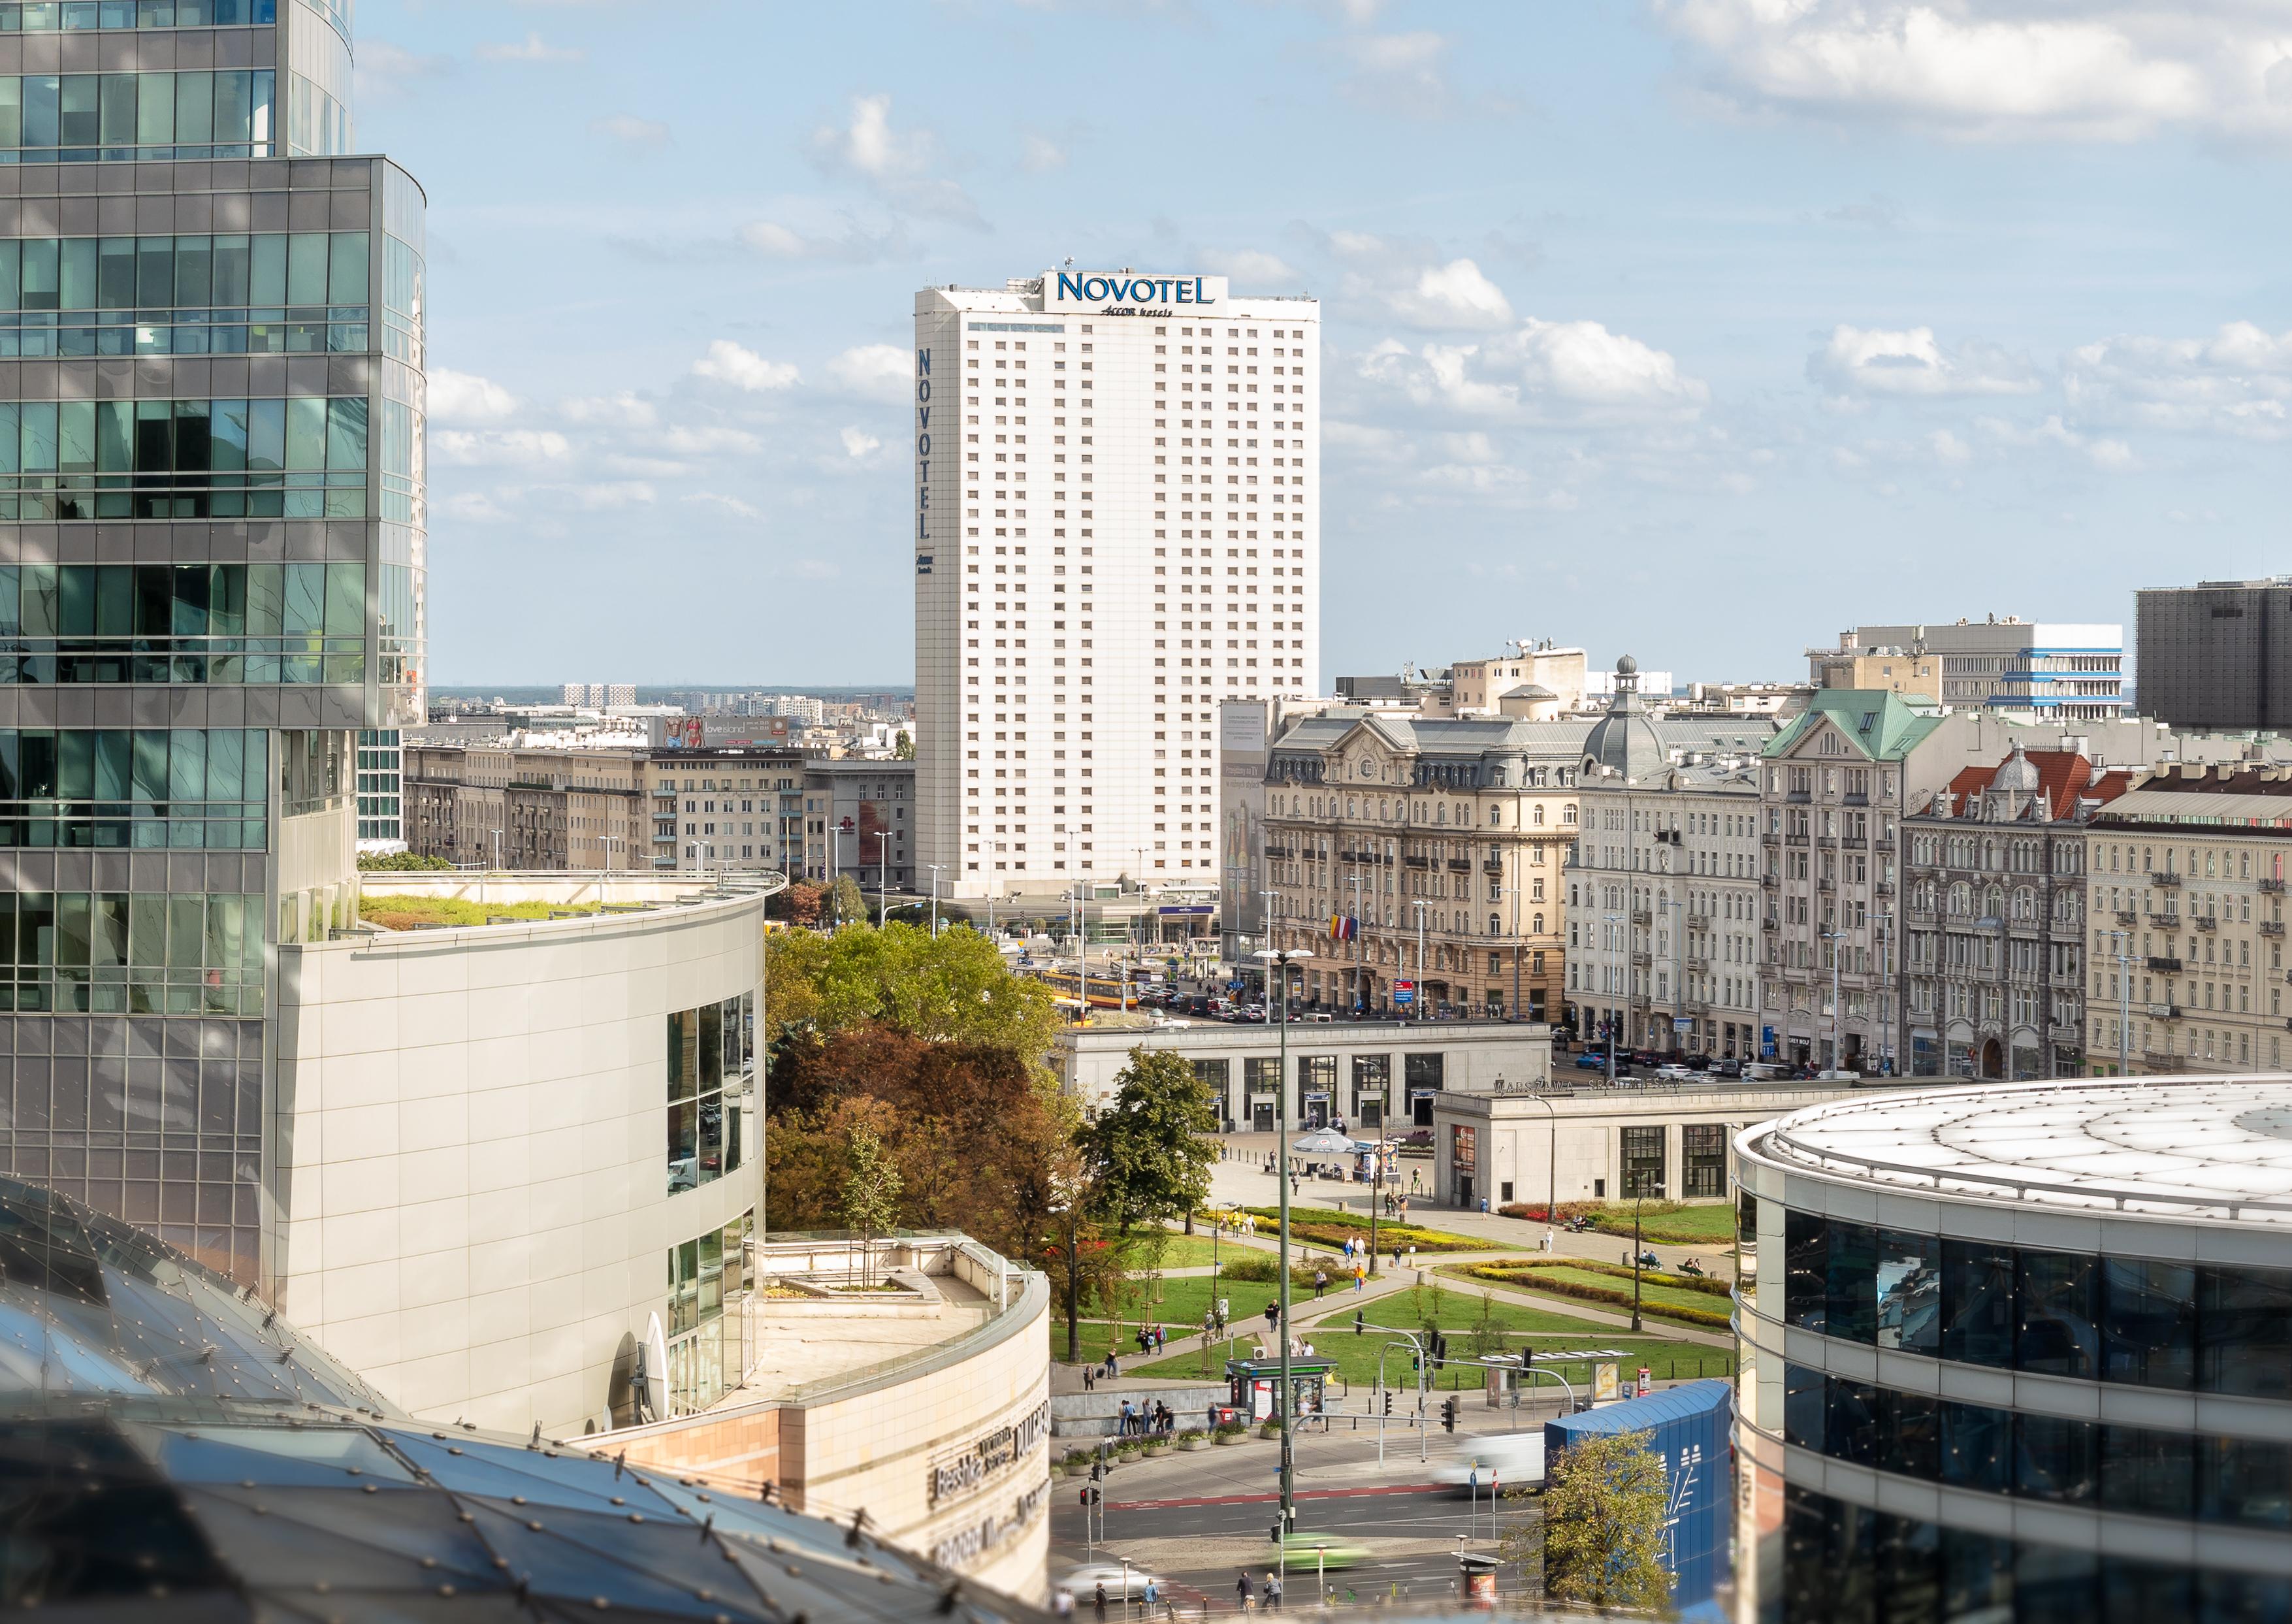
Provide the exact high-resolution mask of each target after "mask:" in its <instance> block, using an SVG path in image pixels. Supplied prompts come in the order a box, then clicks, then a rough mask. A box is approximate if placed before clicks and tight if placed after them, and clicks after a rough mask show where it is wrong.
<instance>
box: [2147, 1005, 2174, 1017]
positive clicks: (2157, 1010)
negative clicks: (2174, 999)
mask: <svg viewBox="0 0 2292 1624" xmlns="http://www.w3.org/2000/svg"><path fill="white" fill-rule="evenodd" d="M2149 1018H2150V1019H2151V1021H2177V1020H2179V1019H2180V1018H2181V1006H2179V1005H2178V1004H2151V1006H2149Z"/></svg>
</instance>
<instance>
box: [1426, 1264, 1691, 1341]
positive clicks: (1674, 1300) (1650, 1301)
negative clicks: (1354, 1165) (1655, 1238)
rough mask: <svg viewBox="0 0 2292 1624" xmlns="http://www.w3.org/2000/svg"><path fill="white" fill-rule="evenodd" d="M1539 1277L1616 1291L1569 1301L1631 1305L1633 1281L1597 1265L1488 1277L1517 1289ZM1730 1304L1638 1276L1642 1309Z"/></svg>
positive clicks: (1531, 1286) (1531, 1287) (1658, 1310)
mask: <svg viewBox="0 0 2292 1624" xmlns="http://www.w3.org/2000/svg"><path fill="white" fill-rule="evenodd" d="M1456 1266H1457V1268H1458V1272H1459V1273H1462V1272H1464V1270H1465V1268H1467V1267H1470V1266H1471V1265H1456ZM1472 1278H1473V1279H1474V1280H1487V1278H1488V1277H1486V1276H1483V1275H1480V1274H1477V1273H1476V1274H1473V1276H1472ZM1539 1280H1549V1281H1553V1282H1554V1283H1555V1284H1558V1283H1561V1282H1565V1283H1566V1284H1568V1285H1570V1286H1576V1287H1583V1288H1588V1289H1592V1290H1594V1291H1599V1292H1613V1293H1615V1294H1617V1295H1616V1297H1614V1298H1612V1299H1610V1298H1607V1297H1600V1298H1581V1297H1570V1298H1568V1300H1570V1301H1577V1302H1581V1301H1592V1302H1594V1303H1595V1304H1596V1305H1598V1306H1600V1307H1602V1308H1606V1309H1609V1310H1610V1311H1612V1310H1614V1309H1616V1308H1618V1307H1620V1308H1626V1309H1628V1308H1629V1307H1630V1305H1631V1297H1632V1282H1631V1279H1630V1277H1629V1276H1628V1275H1623V1276H1618V1275H1614V1274H1608V1273H1602V1272H1601V1271H1599V1270H1596V1269H1575V1268H1570V1267H1569V1266H1568V1265H1567V1264H1553V1265H1551V1266H1549V1267H1537V1268H1534V1269H1521V1270H1520V1271H1518V1272H1517V1273H1506V1274H1505V1276H1504V1277H1503V1278H1502V1279H1499V1280H1488V1283H1489V1284H1490V1285H1493V1286H1497V1287H1499V1288H1508V1289H1513V1290H1517V1291H1527V1292H1533V1291H1535V1289H1536V1283H1537V1281H1539ZM1553 1295H1554V1296H1555V1297H1564V1296H1565V1294H1564V1293H1560V1292H1554V1293H1553ZM1640 1309H1641V1312H1642V1313H1663V1312H1665V1311H1666V1310H1667V1309H1681V1310H1684V1311H1686V1312H1688V1313H1694V1314H1717V1315H1720V1316H1721V1317H1722V1318H1724V1317H1725V1316H1726V1315H1727V1313H1729V1312H1730V1309H1731V1305H1730V1304H1729V1302H1728V1300H1727V1299H1726V1298H1725V1297H1718V1296H1715V1295H1714V1294H1713V1293H1710V1292H1707V1291H1696V1290H1693V1289H1689V1288H1687V1287H1683V1286H1676V1285H1669V1284H1667V1283H1666V1282H1665V1281H1663V1280H1662V1279H1661V1278H1659V1277H1658V1276H1657V1275H1654V1274H1652V1273H1650V1274H1643V1275H1642V1276H1641V1277H1640ZM1690 1322H1691V1323H1693V1324H1696V1325H1697V1326H1698V1328H1699V1329H1705V1330H1712V1329H1719V1328H1718V1327H1717V1326H1715V1325H1711V1324H1707V1323H1705V1322H1703V1321H1690Z"/></svg>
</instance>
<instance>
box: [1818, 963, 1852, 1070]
mask: <svg viewBox="0 0 2292 1624" xmlns="http://www.w3.org/2000/svg"><path fill="white" fill-rule="evenodd" d="M1822 939H1823V940H1824V941H1827V942H1828V943H1829V944H1830V1064H1829V1065H1828V1067H1827V1068H1825V1069H1826V1070H1828V1071H1844V1070H1846V1067H1845V1064H1844V1062H1845V1056H1846V1026H1845V1022H1846V1006H1845V1005H1844V1004H1843V1003H1841V1002H1840V1001H1839V998H1838V944H1839V943H1840V942H1841V941H1844V940H1845V939H1846V933H1845V932H1844V931H1824V932H1823V933H1822Z"/></svg>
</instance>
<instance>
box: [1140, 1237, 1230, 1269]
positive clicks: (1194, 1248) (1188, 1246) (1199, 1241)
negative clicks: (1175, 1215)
mask: <svg viewBox="0 0 2292 1624" xmlns="http://www.w3.org/2000/svg"><path fill="white" fill-rule="evenodd" d="M1130 1251H1131V1255H1132V1256H1134V1257H1136V1258H1137V1259H1138V1266H1141V1267H1142V1266H1144V1264H1145V1262H1146V1260H1147V1259H1148V1258H1149V1257H1150V1256H1152V1254H1151V1253H1150V1250H1149V1248H1148V1246H1147V1244H1146V1243H1145V1242H1144V1241H1143V1240H1138V1239H1133V1240H1132V1241H1131V1243H1130ZM1232 1255H1233V1248H1231V1247H1230V1246H1225V1245H1223V1243H1221V1244H1220V1246H1219V1248H1218V1256H1221V1257H1230V1256H1232ZM1158 1266H1159V1267H1162V1268H1165V1269H1207V1268H1208V1267H1209V1266H1210V1237H1209V1236H1208V1235H1207V1234H1192V1235H1188V1234H1182V1233H1181V1232H1178V1231H1176V1230H1171V1231H1168V1232H1166V1233H1165V1235H1164V1236H1163V1240H1162V1252H1161V1256H1160V1258H1159V1259H1158Z"/></svg>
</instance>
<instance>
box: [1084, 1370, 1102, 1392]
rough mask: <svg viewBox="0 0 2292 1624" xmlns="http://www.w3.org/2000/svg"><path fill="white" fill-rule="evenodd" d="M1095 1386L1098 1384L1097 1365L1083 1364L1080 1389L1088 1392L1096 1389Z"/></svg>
mask: <svg viewBox="0 0 2292 1624" xmlns="http://www.w3.org/2000/svg"><path fill="white" fill-rule="evenodd" d="M1097 1386H1098V1367H1097V1366H1096V1365H1085V1366H1083V1368H1082V1390H1083V1391H1084V1392H1085V1393H1089V1392H1092V1391H1094V1390H1095V1389H1096V1387H1097Z"/></svg>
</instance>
